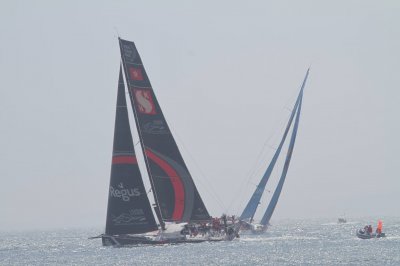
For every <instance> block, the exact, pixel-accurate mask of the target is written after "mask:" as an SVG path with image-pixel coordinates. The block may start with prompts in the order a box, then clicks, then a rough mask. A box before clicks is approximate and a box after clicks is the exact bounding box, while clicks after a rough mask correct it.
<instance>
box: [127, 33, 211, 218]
mask: <svg viewBox="0 0 400 266" xmlns="http://www.w3.org/2000/svg"><path fill="white" fill-rule="evenodd" d="M119 43H120V48H121V56H122V61H123V65H124V70H125V77H126V80H127V84H128V89H129V93H130V96H131V101H132V105H133V109H134V113H135V119H136V125H137V128H138V132H139V135H140V139H141V144H142V149H143V153H144V154H145V162H146V167H147V171H148V174H149V177H150V181H151V184H152V188H153V193H154V196H155V200H156V204H157V205H158V208H159V215H161V217H162V220H164V221H176V222H188V221H201V220H209V219H210V215H209V214H208V211H207V209H206V207H205V205H204V203H203V201H202V199H201V197H200V195H199V192H198V191H197V188H196V186H195V184H194V182H193V179H192V177H191V175H190V173H189V171H188V169H187V167H186V164H185V162H184V160H183V158H182V155H181V153H180V152H179V149H178V146H177V145H176V142H175V140H174V138H173V136H172V134H171V131H170V129H169V127H168V124H167V122H166V120H165V118H164V115H163V113H162V111H161V108H160V105H159V104H158V101H157V99H156V96H155V94H154V91H153V89H152V87H151V84H150V81H149V78H148V76H147V74H146V71H145V69H144V66H143V63H142V60H141V59H140V56H139V53H138V51H137V49H136V47H135V44H134V43H133V42H129V41H126V40H122V39H119Z"/></svg>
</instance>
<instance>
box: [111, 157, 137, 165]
mask: <svg viewBox="0 0 400 266" xmlns="http://www.w3.org/2000/svg"><path fill="white" fill-rule="evenodd" d="M112 164H137V160H136V157H135V156H114V157H113V158H112Z"/></svg>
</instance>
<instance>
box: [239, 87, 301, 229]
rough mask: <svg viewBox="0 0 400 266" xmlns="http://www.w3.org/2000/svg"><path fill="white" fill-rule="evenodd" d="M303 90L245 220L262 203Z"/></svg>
mask: <svg viewBox="0 0 400 266" xmlns="http://www.w3.org/2000/svg"><path fill="white" fill-rule="evenodd" d="M301 92H302V90H301V91H300V93H299V96H298V97H297V100H296V103H295V105H294V108H293V111H292V113H291V115H290V118H289V122H288V124H287V126H286V129H285V133H284V134H283V137H282V140H281V142H280V143H279V146H278V149H277V150H276V152H275V154H274V157H272V160H271V162H270V164H269V166H268V168H267V170H266V171H265V173H264V175H263V177H262V178H261V180H260V183H259V184H258V186H257V188H256V190H255V191H254V193H253V195H252V196H251V198H250V200H249V202H248V203H247V205H246V208H245V209H244V210H243V213H242V215H240V219H241V220H243V221H248V222H250V223H251V222H252V220H253V217H254V214H255V213H256V210H257V207H258V205H259V203H260V200H261V197H262V195H263V193H264V191H265V186H266V185H267V182H268V179H269V177H270V176H271V173H272V170H273V169H274V166H275V164H276V161H277V160H278V157H279V154H280V152H281V150H282V146H283V144H284V143H285V140H286V136H287V134H288V133H289V129H290V126H291V125H292V121H293V118H294V115H295V114H296V110H297V107H298V105H299V101H300V95H301Z"/></svg>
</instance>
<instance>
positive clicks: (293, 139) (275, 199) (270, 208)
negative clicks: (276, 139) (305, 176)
mask: <svg viewBox="0 0 400 266" xmlns="http://www.w3.org/2000/svg"><path fill="white" fill-rule="evenodd" d="M309 71H310V69H308V70H307V74H306V76H305V78H304V81H303V84H302V86H301V90H300V95H299V104H298V108H297V111H296V120H295V122H294V126H293V131H292V136H291V138H290V143H289V148H288V152H287V155H286V160H285V165H284V166H283V170H282V175H281V178H280V180H279V183H278V185H277V187H276V189H275V192H274V194H273V195H272V198H271V202H270V203H269V205H268V207H267V210H266V211H265V213H264V216H263V217H262V219H261V224H262V225H264V226H265V225H268V224H269V220H270V219H271V216H272V214H273V213H274V210H275V207H276V204H277V203H278V199H279V196H280V194H281V192H282V188H283V184H284V183H285V179H286V174H287V172H288V169H289V164H290V160H291V158H292V154H293V148H294V143H295V142H296V136H297V129H298V127H299V120H300V112H301V103H302V101H303V90H304V86H305V84H306V81H307V77H308V73H309Z"/></svg>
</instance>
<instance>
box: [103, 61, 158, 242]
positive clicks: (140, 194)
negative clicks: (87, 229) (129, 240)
mask: <svg viewBox="0 0 400 266" xmlns="http://www.w3.org/2000/svg"><path fill="white" fill-rule="evenodd" d="M154 230H157V224H156V222H155V219H154V216H153V213H152V210H151V205H150V202H149V199H148V197H147V193H146V190H145V188H144V184H143V180H142V176H141V174H140V171H139V167H138V163H137V160H136V156H135V150H134V147H133V141H132V134H131V130H130V127H129V119H128V109H127V106H126V99H125V86H124V81H123V77H122V70H121V69H120V72H119V82H118V97H117V108H116V115H115V128H114V144H113V157H112V166H111V178H110V189H109V194H108V208H107V221H106V232H105V233H106V235H120V234H137V233H145V232H150V231H154Z"/></svg>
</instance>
